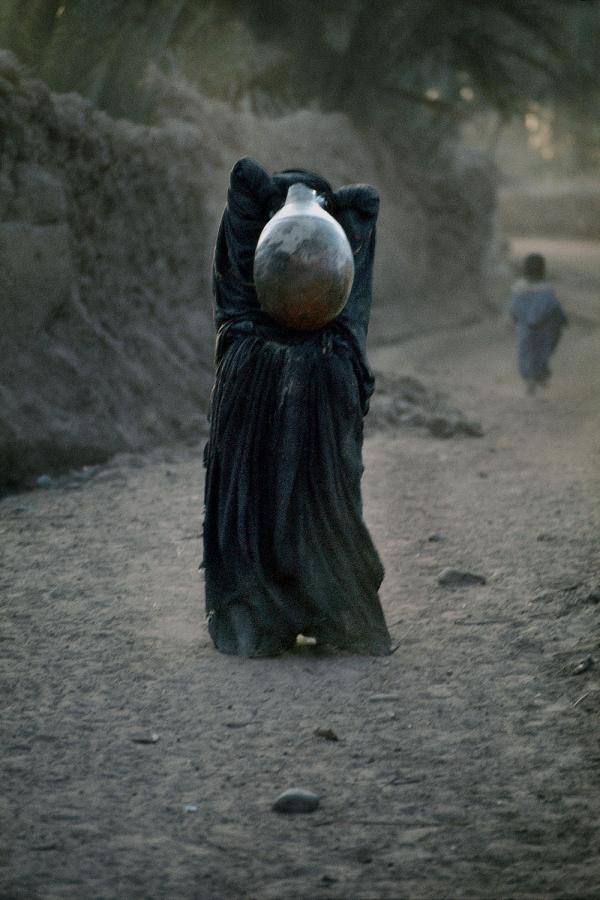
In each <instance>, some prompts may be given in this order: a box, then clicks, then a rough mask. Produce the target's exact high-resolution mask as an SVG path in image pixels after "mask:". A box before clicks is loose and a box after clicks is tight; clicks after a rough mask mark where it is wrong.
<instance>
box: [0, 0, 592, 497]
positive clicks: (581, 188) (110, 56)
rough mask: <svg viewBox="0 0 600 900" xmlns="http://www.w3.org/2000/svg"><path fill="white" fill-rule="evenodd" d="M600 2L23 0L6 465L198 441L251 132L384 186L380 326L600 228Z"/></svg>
mask: <svg viewBox="0 0 600 900" xmlns="http://www.w3.org/2000/svg"><path fill="white" fill-rule="evenodd" d="M599 38H600V3H599V2H597V0H487V2H485V3H480V2H478V0H395V2H391V0H379V2H378V3H377V4H373V3H369V2H368V0H335V2H334V0H319V2H316V0H296V3H294V4H293V6H292V5H291V4H289V3H287V2H283V0H244V2H242V0H214V2H208V0H118V2H117V0H104V2H102V3H97V2H95V0H65V2H58V0H3V2H2V4H1V5H0V48H3V49H2V51H1V53H0V295H1V297H2V304H1V307H0V484H4V485H18V484H21V483H23V481H24V480H26V479H27V478H29V477H31V476H34V475H35V474H36V473H39V472H42V471H47V470H49V469H52V468H57V469H60V468H61V467H70V466H81V465H84V464H86V463H92V462H100V461H102V460H105V459H107V458H108V457H109V456H110V455H111V454H113V453H115V452H117V451H120V450H140V449H144V448H147V447H150V446H152V445H153V444H156V443H161V442H166V441H173V440H188V439H189V440H197V439H198V438H199V437H200V436H201V434H202V433H203V430H204V429H205V411H206V406H207V400H208V395H209V391H210V385H211V381H212V353H213V340H214V331H213V326H212V319H211V285H210V276H211V255H212V248H213V244H214V240H215V236H216V229H217V227H218V220H219V217H220V214H221V212H222V208H223V205H224V201H225V194H226V189H227V181H228V173H229V170H230V169H231V166H232V165H233V164H234V162H235V161H236V160H237V159H238V158H239V157H240V156H244V155H251V156H254V157H255V158H257V159H258V160H259V161H260V162H261V163H263V164H264V165H265V166H266V167H268V168H271V169H276V168H288V167H291V166H303V167H307V168H311V169H315V170H317V171H319V172H321V173H322V174H323V175H325V176H326V177H327V178H329V180H330V181H331V182H332V183H333V185H334V187H339V186H340V185H341V184H344V183H349V182H369V183H371V184H374V185H375V186H376V187H377V188H378V190H379V191H380V194H381V198H382V209H381V217H380V225H379V233H378V260H377V272H376V285H375V294H376V296H375V308H374V312H373V325H372V331H371V340H372V341H373V342H381V341H382V340H383V339H385V340H397V339H401V338H403V337H406V336H407V335H410V334H415V333H419V332H421V331H427V330H430V329H438V328H447V327H456V326H459V325H460V324H461V323H465V324H467V323H472V322H473V321H476V320H477V318H479V317H485V316H492V315H499V314H501V313H502V311H503V308H504V306H505V304H506V296H507V290H508V285H509V283H510V281H511V278H512V276H513V273H512V272H511V269H510V266H509V263H508V254H507V240H506V236H507V235H509V234H510V235H523V236H526V235H536V236H554V237H573V238H582V239H600V180H599V179H598V174H599V171H600V40H599Z"/></svg>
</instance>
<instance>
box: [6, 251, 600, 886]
mask: <svg viewBox="0 0 600 900" xmlns="http://www.w3.org/2000/svg"><path fill="white" fill-rule="evenodd" d="M535 246H536V248H539V247H540V246H541V248H542V251H544V250H545V251H546V252H547V253H548V255H549V257H550V258H551V259H552V260H554V263H553V267H554V270H555V272H554V274H555V275H556V278H557V283H558V286H559V289H560V292H561V296H562V297H563V299H564V301H565V304H566V306H567V307H568V309H569V311H570V312H571V314H572V318H573V320H574V321H573V324H572V326H571V328H570V330H569V331H568V333H567V335H566V337H565V340H564V342H563V345H562V347H561V348H560V352H559V354H558V355H557V358H556V363H555V367H554V368H555V379H554V382H553V383H552V385H551V386H550V388H549V390H548V392H547V394H546V395H544V396H543V397H534V398H527V397H525V396H524V394H523V391H522V388H521V385H520V383H519V381H518V379H517V377H516V375H515V372H514V358H513V348H512V336H511V334H510V332H509V330H508V327H507V326H506V325H505V323H503V322H498V321H496V322H490V323H484V324H482V325H478V326H475V327H473V328H471V329H469V330H468V331H467V332H464V331H463V332H462V333H459V332H456V333H453V334H449V335H446V336H440V335H437V336H435V335H434V336H430V337H427V338H421V339H418V340H414V341H412V342H410V343H407V344H405V345H403V346H401V347H386V348H384V349H381V350H380V351H378V352H377V353H375V354H373V356H372V359H373V361H374V363H375V364H376V366H377V367H378V368H380V369H384V370H386V371H390V372H394V371H398V372H408V373H414V374H416V375H417V376H418V377H420V378H421V379H422V380H424V381H426V382H427V383H431V384H433V385H434V386H437V387H441V388H443V389H445V390H447V391H448V392H449V393H450V394H451V396H452V399H453V401H455V402H456V403H457V404H458V405H462V407H463V408H464V409H465V410H466V411H468V412H469V413H470V414H472V415H474V416H475V417H477V418H480V419H481V420H482V423H483V426H484V429H485V436H484V437H483V438H481V439H475V438H464V439H453V440H448V441H440V440H436V439H434V438H432V437H429V436H427V435H425V434H424V433H421V432H418V431H416V430H399V431H395V432H386V433H383V432H382V433H379V434H377V435H375V436H374V437H371V438H370V439H369V440H368V441H367V445H366V460H365V461H366V466H367V471H366V476H365V511H366V517H367V519H368V521H369V524H370V526H371V528H372V531H373V533H374V536H375V540H376V543H377V544H378V546H379V548H380V551H381V553H382V556H383V558H384V562H385V565H386V571H387V575H386V581H385V584H384V591H383V599H384V603H385V607H386V613H387V617H388V621H389V623H390V626H391V631H392V633H393V635H394V637H395V640H396V642H397V644H398V648H397V650H396V652H395V653H394V654H393V655H392V656H391V657H389V658H386V659H363V658H356V657H350V656H335V657H331V656H330V657H327V656H321V655H319V654H318V653H317V652H316V651H315V650H314V649H313V648H311V647H303V648H299V649H298V650H297V651H296V652H295V653H293V654H289V655H288V656H286V657H285V658H283V659H278V660H266V661H259V660H249V661H248V660H241V659H232V658H226V657H221V656H219V655H218V654H216V653H215V652H214V651H213V650H212V648H211V646H210V645H209V642H208V640H207V637H206V632H205V629H204V625H203V616H202V604H201V600H200V594H201V581H200V577H199V574H198V572H197V571H196V565H197V562H198V559H199V555H200V543H199V534H200V514H201V466H200V453H199V450H198V449H197V448H179V449H176V450H170V451H161V452H157V453H155V454H151V455H148V456H146V457H143V458H136V457H121V458H119V459H117V460H115V461H114V462H113V464H111V465H109V466H105V467H102V469H100V470H99V471H98V472H97V473H96V474H95V477H92V478H87V479H86V478H81V480H77V479H71V480H67V481H66V482H65V483H63V484H62V485H61V486H60V487H57V488H53V489H48V490H37V491H35V492H31V493H27V494H20V495H13V496H9V497H7V498H5V499H4V500H3V501H2V502H1V503H0V532H1V541H2V543H1V550H2V556H1V560H0V592H1V595H2V607H3V611H2V622H3V624H2V628H3V630H2V635H1V636H2V640H1V642H0V652H2V666H3V681H4V683H5V684H4V688H3V690H2V698H3V703H4V704H5V709H4V712H3V717H2V725H3V736H2V743H1V747H2V753H1V755H2V760H1V764H2V774H1V776H0V777H1V782H2V793H3V795H4V800H3V807H2V817H3V823H2V834H3V839H2V840H3V849H2V850H1V851H0V895H1V896H3V897H19V898H29V897H32V898H33V897H43V898H46V897H48V898H50V897H51V898H67V897H69V898H70V897H73V898H142V897H144V898H155V897H156V898H188V897H194V898H230V897H231V898H237V897H255V898H273V900H275V898H277V900H279V898H292V897H310V898H314V897H319V898H320V897H332V898H386V897H388V898H397V897H411V898H412V897H414V898H447V897H459V896H464V897H477V898H480V897H493V898H500V897H512V898H519V897H552V898H558V897H560V898H565V897H573V898H575V897H577V898H582V897H589V898H591V897H596V896H598V894H599V893H600V850H599V848H600V841H599V840H598V830H597V816H598V810H599V808H600V774H599V773H600V745H599V740H598V739H599V730H598V708H599V703H598V699H599V697H600V680H599V678H600V676H599V674H598V673H599V672H600V635H599V633H598V628H597V619H598V612H599V609H600V607H599V605H598V602H597V600H598V595H597V594H596V595H595V596H596V600H594V593H593V592H594V591H600V557H599V542H598V534H599V533H600V410H599V407H598V393H599V389H600V370H599V367H598V353H599V350H600V247H598V245H596V246H593V245H589V246H588V245H585V244H567V243H566V242H550V241H544V242H543V244H540V242H536V244H535ZM515 249H516V250H517V252H518V253H519V254H520V253H522V252H524V250H526V249H528V246H527V242H525V241H520V242H519V243H518V245H517V246H516V248H515ZM438 531H441V532H442V533H443V535H444V538H445V539H444V540H441V541H436V542H434V541H429V540H428V537H429V536H430V535H431V534H433V533H434V532H438ZM447 565H454V566H460V567H465V568H468V569H469V570H471V571H474V572H477V573H481V574H483V575H484V576H485V577H486V578H487V584H485V585H483V586H478V587H469V588H463V589H458V590H451V589H448V588H443V587H440V586H439V585H438V583H437V576H438V574H439V572H440V571H441V570H442V568H443V567H444V566H447ZM590 595H592V596H590ZM590 657H591V659H592V660H593V663H591V664H590V663H589V662H586V663H585V665H584V668H585V666H586V665H590V666H591V667H590V668H588V669H587V670H586V671H583V672H581V673H580V674H574V673H575V671H576V668H577V666H578V665H579V664H580V663H581V662H582V661H585V660H588V658H590ZM316 729H331V730H333V731H334V732H335V734H336V735H337V737H338V738H339V739H338V740H327V739H325V738H324V737H320V736H318V735H316V734H315V730H316ZM154 736H158V740H156V741H155V740H154ZM139 741H148V742H147V743H140V742H139ZM289 786H302V787H306V788H309V789H312V790H314V791H316V792H318V793H319V794H320V795H321V796H322V801H321V806H320V808H319V810H317V812H315V813H313V814H311V815H306V816H297V817H285V816H279V815H277V814H276V813H274V812H272V811H271V808H270V807H271V803H272V801H273V800H274V798H275V797H276V796H277V795H278V793H279V792H280V791H282V790H284V789H285V788H287V787H289ZM186 806H187V807H188V810H187V811H186Z"/></svg>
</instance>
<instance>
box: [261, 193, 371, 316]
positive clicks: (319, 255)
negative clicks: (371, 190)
mask: <svg viewBox="0 0 600 900" xmlns="http://www.w3.org/2000/svg"><path fill="white" fill-rule="evenodd" d="M353 279H354V260H353V257H352V250H351V248H350V244H349V242H348V238H347V237H346V235H345V233H344V230H343V228H342V227H341V225H339V223H338V222H336V220H335V219H334V218H333V216H331V215H329V213H328V212H326V211H325V210H324V209H322V208H321V206H320V205H319V203H318V201H317V198H316V192H315V191H313V190H311V189H310V188H308V187H306V185H303V184H294V185H292V187H291V188H290V189H289V191H288V196H287V200H286V202H285V204H284V206H283V207H282V208H281V209H280V210H279V212H278V213H276V214H275V215H274V216H273V218H272V219H271V220H270V221H269V222H268V223H267V225H266V226H265V227H264V229H263V230H262V232H261V235H260V237H259V240H258V244H257V246H256V252H255V255H254V284H255V287H256V293H257V296H258V300H259V302H260V304H261V306H262V308H263V309H264V310H265V312H267V313H268V314H269V315H270V316H271V317H272V318H273V319H275V320H276V321H277V322H279V323H280V324H282V325H285V326H286V327H287V328H292V329H295V330H298V331H310V330H315V329H317V328H322V327H323V326H324V325H326V324H327V323H328V322H330V321H331V320H332V319H334V318H335V317H336V316H337V315H339V313H340V312H341V311H342V309H343V308H344V306H345V304H346V301H347V299H348V297H349V295H350V291H351V289H352V281H353Z"/></svg>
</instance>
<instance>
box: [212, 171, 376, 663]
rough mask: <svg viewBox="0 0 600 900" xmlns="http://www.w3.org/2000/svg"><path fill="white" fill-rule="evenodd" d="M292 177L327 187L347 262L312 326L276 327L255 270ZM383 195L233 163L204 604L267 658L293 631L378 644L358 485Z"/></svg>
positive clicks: (231, 637) (217, 630) (218, 622)
mask: <svg viewBox="0 0 600 900" xmlns="http://www.w3.org/2000/svg"><path fill="white" fill-rule="evenodd" d="M297 181H305V183H307V184H309V186H311V187H316V188H317V190H319V191H320V192H322V193H323V194H325V195H327V197H328V204H329V208H330V212H331V213H332V215H334V217H335V218H336V219H337V221H338V222H339V223H340V224H341V225H342V227H343V228H344V231H345V232H346V234H347V236H348V239H349V241H350V244H351V247H352V250H353V253H354V262H355V277H354V284H353V288H352V293H351V295H350V298H349V300H348V303H347V305H346V307H345V308H344V310H343V311H342V313H341V314H340V315H339V316H338V317H337V318H336V319H335V320H334V321H333V322H331V323H330V324H329V325H327V326H325V327H324V328H321V329H319V330H318V331H313V332H295V331H291V330H289V329H286V328H283V327H282V326H280V325H277V324H276V323H275V322H274V321H273V320H272V319H271V318H270V317H269V316H267V314H266V313H264V312H263V311H262V310H261V308H260V306H259V303H258V301H257V298H256V293H255V290H254V286H253V283H252V265H253V259H254V251H255V248H256V243H257V240H258V237H259V235H260V232H261V230H262V228H263V227H264V225H265V224H266V222H267V221H268V219H269V216H270V215H272V214H273V212H274V211H276V210H277V209H279V208H280V207H281V206H282V204H283V202H284V201H285V197H286V194H287V189H288V187H289V185H290V184H291V183H294V182H297ZM378 206H379V200H378V196H377V193H376V192H375V190H374V189H373V188H371V187H367V186H360V185H359V186H354V187H347V188H342V189H341V190H339V191H337V192H335V193H332V192H331V190H330V188H329V186H328V185H327V183H326V182H325V181H324V180H322V179H320V178H319V177H318V176H314V177H313V176H311V175H310V174H309V173H296V174H294V175H289V174H287V175H286V174H283V173H282V174H280V175H275V176H271V175H269V174H268V173H267V172H266V171H265V170H264V169H263V168H262V167H261V166H260V165H258V163H256V162H255V161H254V160H251V159H248V158H246V159H242V160H240V161H239V162H238V163H236V165H235V166H234V168H233V170H232V172H231V180H230V187H229V192H228V197H227V207H226V209H225V212H224V214H223V218H222V221H221V227H220V230H219V234H218V238H217V246H216V250H215V259H214V273H213V275H214V293H215V320H216V326H217V343H216V378H215V385H214V388H213V393H212V398H211V406H210V435H209V440H208V444H207V446H206V448H205V465H206V490H205V517H204V561H203V566H204V569H205V584H206V610H207V615H208V628H209V633H210V635H211V637H212V639H213V641H214V643H215V646H216V647H217V648H218V649H219V650H221V651H222V652H225V653H235V654H240V655H243V656H266V655H272V654H276V653H280V652H282V651H284V650H286V649H288V648H289V647H291V646H292V645H293V644H294V643H295V640H296V636H297V635H298V634H303V635H307V636H308V635H312V636H314V637H315V638H316V639H317V642H318V643H319V644H321V643H323V644H327V645H331V646H334V647H337V648H340V649H345V650H351V651H354V652H361V653H372V654H385V653H388V652H389V649H390V638H389V634H388V631H387V628H386V625H385V621H384V618H383V613H382V610H381V606H380V603H379V598H378V589H379V586H380V584H381V581H382V579H383V567H382V564H381V561H380V559H379V556H378V554H377V551H376V549H375V547H374V545H373V543H372V541H371V538H370V536H369V533H368V531H367V529H366V527H365V524H364V522H363V518H362V506H361V492H360V480H361V475H362V471H363V465H362V438H363V416H364V414H365V413H366V412H367V409H368V401H369V397H370V396H371V394H372V392H373V387H374V382H373V377H372V374H371V372H370V370H369V367H368V363H367V359H366V354H365V349H366V337H367V326H368V320H369V312H370V305H371V280H372V268H373V254H374V244H375V222H376V219H377V213H378Z"/></svg>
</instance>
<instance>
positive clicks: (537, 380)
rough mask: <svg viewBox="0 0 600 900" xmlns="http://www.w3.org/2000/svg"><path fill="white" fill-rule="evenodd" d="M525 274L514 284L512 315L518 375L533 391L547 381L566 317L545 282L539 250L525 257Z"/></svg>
mask: <svg viewBox="0 0 600 900" xmlns="http://www.w3.org/2000/svg"><path fill="white" fill-rule="evenodd" d="M523 276H524V277H523V278H520V279H519V280H518V281H516V282H515V284H514V285H513V289H512V305H511V315H512V319H513V321H514V323H515V325H516V334H517V353H518V360H519V374H520V375H521V377H522V378H523V379H524V381H525V383H526V385H527V393H529V394H533V393H534V392H535V389H536V387H538V386H539V385H546V384H547V383H548V379H549V378H550V374H551V373H550V369H549V368H548V362H549V360H550V357H551V356H552V354H553V353H554V350H555V349H556V345H557V344H558V342H559V340H560V336H561V334H562V330H563V328H564V326H565V325H566V324H567V317H566V316H565V314H564V311H563V308H562V306H561V305H560V303H559V302H558V300H557V299H556V293H555V291H554V288H553V287H552V286H551V285H550V284H548V282H547V281H545V276H546V260H545V259H544V257H543V256H542V255H541V254H540V253H530V254H529V256H527V257H525V261H524V264H523Z"/></svg>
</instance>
